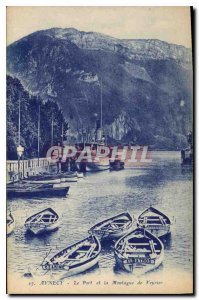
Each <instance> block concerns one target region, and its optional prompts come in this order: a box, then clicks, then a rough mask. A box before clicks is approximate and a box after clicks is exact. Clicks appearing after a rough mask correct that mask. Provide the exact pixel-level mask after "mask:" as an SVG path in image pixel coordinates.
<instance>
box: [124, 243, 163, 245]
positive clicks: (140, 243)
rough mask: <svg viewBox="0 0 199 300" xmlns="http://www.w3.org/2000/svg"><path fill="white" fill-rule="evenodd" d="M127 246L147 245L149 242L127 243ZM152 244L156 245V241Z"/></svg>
mask: <svg viewBox="0 0 199 300" xmlns="http://www.w3.org/2000/svg"><path fill="white" fill-rule="evenodd" d="M127 245H128V246H134V245H135V246H149V243H128V244H127ZM154 245H157V243H154Z"/></svg>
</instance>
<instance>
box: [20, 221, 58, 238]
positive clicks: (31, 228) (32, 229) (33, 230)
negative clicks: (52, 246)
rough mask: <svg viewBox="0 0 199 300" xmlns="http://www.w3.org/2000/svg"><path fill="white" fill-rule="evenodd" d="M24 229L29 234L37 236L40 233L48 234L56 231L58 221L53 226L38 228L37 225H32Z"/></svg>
mask: <svg viewBox="0 0 199 300" xmlns="http://www.w3.org/2000/svg"><path fill="white" fill-rule="evenodd" d="M25 227H26V229H27V230H28V231H30V232H31V233H33V234H35V235H38V234H42V233H48V232H51V231H54V230H56V229H57V228H58V227H59V220H58V221H57V222H55V223H53V224H50V225H45V226H39V225H38V224H35V226H34V225H29V224H27V225H25Z"/></svg>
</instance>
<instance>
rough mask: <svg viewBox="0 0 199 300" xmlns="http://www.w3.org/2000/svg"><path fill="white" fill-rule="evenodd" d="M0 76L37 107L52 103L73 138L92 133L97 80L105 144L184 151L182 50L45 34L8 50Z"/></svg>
mask: <svg viewBox="0 0 199 300" xmlns="http://www.w3.org/2000/svg"><path fill="white" fill-rule="evenodd" d="M7 70H8V74H11V75H12V76H15V77H17V78H19V79H20V81H21V82H22V84H23V86H24V88H25V89H26V90H28V91H29V92H30V93H34V94H35V95H39V96H40V97H41V98H42V99H43V101H44V102H45V101H47V100H51V101H55V102H57V103H58V104H59V105H60V107H61V109H63V111H64V114H65V118H66V119H67V120H68V122H69V126H70V127H71V131H73V132H79V133H80V135H79V136H81V134H82V133H84V132H87V133H89V132H93V131H94V130H93V128H95V124H96V120H97V119H99V115H100V97H101V81H102V98H103V127H104V129H105V133H106V135H107V137H108V139H109V140H110V141H111V142H125V143H126V142H129V141H134V142H136V143H140V144H150V145H152V146H153V147H154V148H162V149H176V148H177V147H182V146H184V145H185V144H186V138H185V134H186V133H187V131H188V130H189V129H190V128H191V126H192V66H191V50H190V49H187V48H185V47H183V46H179V45H173V44H168V43H166V42H163V41H160V40H120V39H116V38H112V37H109V36H105V35H102V34H100V33H94V32H82V31H78V30H76V29H73V28H68V29H60V28H52V29H49V30H44V31H38V32H35V33H33V34H31V35H29V36H26V37H24V38H22V39H21V40H19V41H17V42H15V43H13V44H11V45H10V46H8V48H7Z"/></svg>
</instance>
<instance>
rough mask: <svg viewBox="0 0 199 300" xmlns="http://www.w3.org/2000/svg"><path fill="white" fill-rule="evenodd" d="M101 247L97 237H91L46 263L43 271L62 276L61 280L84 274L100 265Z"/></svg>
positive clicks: (66, 249) (43, 265)
mask: <svg viewBox="0 0 199 300" xmlns="http://www.w3.org/2000/svg"><path fill="white" fill-rule="evenodd" d="M100 251H101V245H100V242H99V240H98V239H97V237H95V236H89V237H87V238H85V239H83V240H81V241H80V242H77V243H76V244H73V245H71V246H69V247H67V248H65V249H64V250H62V251H60V252H59V253H57V254H56V255H55V256H53V257H52V258H51V259H50V260H48V261H44V262H43V264H42V269H43V270H46V271H48V270H49V271H50V270H51V271H52V272H53V273H54V272H55V273H58V274H60V278H65V277H69V276H72V275H76V274H79V273H82V272H84V271H86V270H88V269H90V268H92V267H94V266H95V265H96V264H97V263H98V259H99V254H100Z"/></svg>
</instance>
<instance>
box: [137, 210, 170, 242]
mask: <svg viewBox="0 0 199 300" xmlns="http://www.w3.org/2000/svg"><path fill="white" fill-rule="evenodd" d="M138 226H139V227H143V228H145V229H147V230H148V231H149V232H151V233H152V234H154V235H155V236H157V237H163V236H165V235H167V234H169V233H170V232H171V221H170V219H169V218H168V217H167V216H166V215H164V214H163V213H162V212H160V211H159V210H157V209H155V208H154V207H152V206H150V207H149V208H147V209H146V210H145V211H144V212H143V213H142V214H141V215H140V216H139V217H138Z"/></svg>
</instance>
